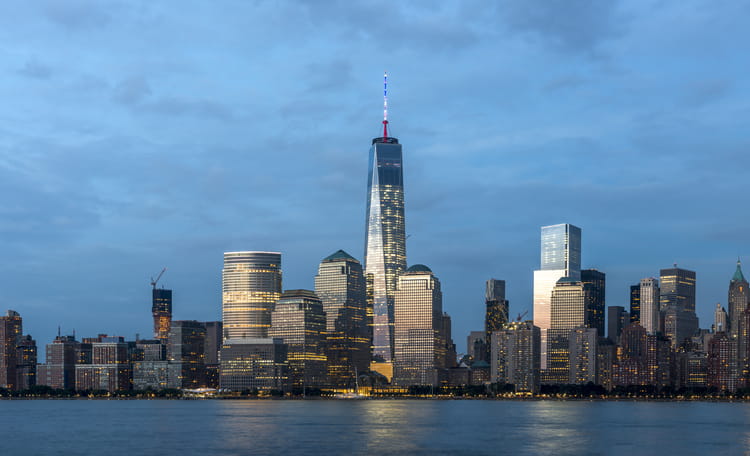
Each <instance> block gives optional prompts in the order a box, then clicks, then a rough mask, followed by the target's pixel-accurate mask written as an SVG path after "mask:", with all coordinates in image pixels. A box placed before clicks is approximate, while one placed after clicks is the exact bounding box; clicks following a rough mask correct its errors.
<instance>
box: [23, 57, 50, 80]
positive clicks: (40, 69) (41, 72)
mask: <svg viewBox="0 0 750 456" xmlns="http://www.w3.org/2000/svg"><path fill="white" fill-rule="evenodd" d="M18 74H20V75H22V76H26V77H28V78H32V79H49V78H50V77H51V76H52V68H50V67H49V66H47V65H45V64H43V63H41V62H39V61H37V60H29V61H27V62H26V63H25V64H24V66H23V67H22V68H19V69H18Z"/></svg>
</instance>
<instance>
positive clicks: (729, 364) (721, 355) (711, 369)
mask: <svg viewBox="0 0 750 456" xmlns="http://www.w3.org/2000/svg"><path fill="white" fill-rule="evenodd" d="M707 364H708V375H707V379H706V383H707V384H708V386H709V387H714V388H716V389H718V390H719V391H729V392H733V391H735V390H736V389H737V386H738V384H739V372H738V369H737V366H738V362H737V344H736V343H735V341H734V340H732V339H731V338H730V337H729V336H728V335H727V333H725V332H720V333H716V335H714V337H713V338H712V339H711V342H709V344H708V359H707Z"/></svg>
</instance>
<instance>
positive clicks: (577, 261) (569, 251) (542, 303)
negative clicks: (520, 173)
mask: <svg viewBox="0 0 750 456" xmlns="http://www.w3.org/2000/svg"><path fill="white" fill-rule="evenodd" d="M541 244H542V249H541V268H540V269H539V270H537V271H534V326H538V327H539V329H540V331H541V347H542V350H541V352H542V353H541V368H542V369H543V370H544V369H546V368H547V330H548V329H550V327H551V319H552V308H551V299H552V289H553V288H555V284H556V283H557V281H558V280H560V279H561V278H563V277H570V278H571V279H575V280H580V278H581V229H580V228H578V227H577V226H574V225H570V224H568V223H562V224H559V225H550V226H543V227H542V238H541Z"/></svg>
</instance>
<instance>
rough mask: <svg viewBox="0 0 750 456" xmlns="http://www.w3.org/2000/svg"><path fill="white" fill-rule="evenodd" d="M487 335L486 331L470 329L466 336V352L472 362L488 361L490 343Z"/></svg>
mask: <svg viewBox="0 0 750 456" xmlns="http://www.w3.org/2000/svg"><path fill="white" fill-rule="evenodd" d="M486 337H487V333H486V332H484V331H470V332H469V335H468V336H466V354H467V355H469V357H470V358H471V361H472V362H475V361H486V359H487V345H488V341H487V340H486V339H485V338H486Z"/></svg>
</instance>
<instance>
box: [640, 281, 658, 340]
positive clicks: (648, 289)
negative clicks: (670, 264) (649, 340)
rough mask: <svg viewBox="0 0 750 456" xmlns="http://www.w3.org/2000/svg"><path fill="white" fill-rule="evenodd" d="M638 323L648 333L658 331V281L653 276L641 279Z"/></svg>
mask: <svg viewBox="0 0 750 456" xmlns="http://www.w3.org/2000/svg"><path fill="white" fill-rule="evenodd" d="M640 303H641V308H640V319H639V321H640V324H641V326H643V327H644V328H645V329H646V332H647V333H648V334H656V333H657V332H659V281H658V280H657V279H655V278H653V277H649V278H647V279H641V291H640Z"/></svg>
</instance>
